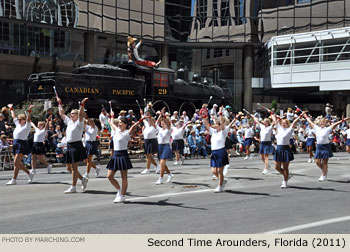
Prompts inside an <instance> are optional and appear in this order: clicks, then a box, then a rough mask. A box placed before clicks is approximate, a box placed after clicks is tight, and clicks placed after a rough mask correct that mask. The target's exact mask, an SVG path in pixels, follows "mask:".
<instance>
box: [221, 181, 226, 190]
mask: <svg viewBox="0 0 350 252" xmlns="http://www.w3.org/2000/svg"><path fill="white" fill-rule="evenodd" d="M226 184H227V180H226V179H224V182H222V186H221V187H222V189H224V188H225V185H226Z"/></svg>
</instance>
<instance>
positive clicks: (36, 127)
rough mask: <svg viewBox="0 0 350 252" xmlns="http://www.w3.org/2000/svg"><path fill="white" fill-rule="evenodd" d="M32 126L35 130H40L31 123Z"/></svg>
mask: <svg viewBox="0 0 350 252" xmlns="http://www.w3.org/2000/svg"><path fill="white" fill-rule="evenodd" d="M30 124H31V125H32V127H33V128H34V129H35V130H38V128H37V127H36V126H35V123H33V122H30Z"/></svg>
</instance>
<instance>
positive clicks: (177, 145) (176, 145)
mask: <svg viewBox="0 0 350 252" xmlns="http://www.w3.org/2000/svg"><path fill="white" fill-rule="evenodd" d="M171 146H172V149H173V151H183V149H184V148H185V141H184V140H183V139H178V140H174V141H173V143H172V145H171Z"/></svg>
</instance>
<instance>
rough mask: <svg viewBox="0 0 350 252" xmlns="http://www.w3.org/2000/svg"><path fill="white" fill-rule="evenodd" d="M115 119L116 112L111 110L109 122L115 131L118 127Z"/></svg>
mask: <svg viewBox="0 0 350 252" xmlns="http://www.w3.org/2000/svg"><path fill="white" fill-rule="evenodd" d="M113 119H114V112H113V111H112V112H111V117H110V118H108V123H109V125H111V127H112V129H113V130H114V131H116V130H117V128H118V127H117V126H115V125H114V123H113Z"/></svg>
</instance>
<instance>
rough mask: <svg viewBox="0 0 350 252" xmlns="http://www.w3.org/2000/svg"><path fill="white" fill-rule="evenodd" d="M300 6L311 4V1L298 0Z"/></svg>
mask: <svg viewBox="0 0 350 252" xmlns="http://www.w3.org/2000/svg"><path fill="white" fill-rule="evenodd" d="M297 3H298V4H304V3H310V0H297Z"/></svg>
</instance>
